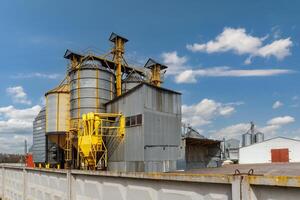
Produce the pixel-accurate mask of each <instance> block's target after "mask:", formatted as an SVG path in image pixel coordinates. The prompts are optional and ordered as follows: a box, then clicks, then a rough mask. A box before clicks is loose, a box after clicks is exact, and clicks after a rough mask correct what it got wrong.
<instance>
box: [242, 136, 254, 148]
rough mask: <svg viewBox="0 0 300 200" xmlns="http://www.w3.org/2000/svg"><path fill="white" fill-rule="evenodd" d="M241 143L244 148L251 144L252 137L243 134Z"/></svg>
mask: <svg viewBox="0 0 300 200" xmlns="http://www.w3.org/2000/svg"><path fill="white" fill-rule="evenodd" d="M242 137H243V138H242V139H243V141H242V146H243V147H246V146H249V145H251V144H252V142H251V141H252V135H251V134H250V133H244V134H243V136H242Z"/></svg>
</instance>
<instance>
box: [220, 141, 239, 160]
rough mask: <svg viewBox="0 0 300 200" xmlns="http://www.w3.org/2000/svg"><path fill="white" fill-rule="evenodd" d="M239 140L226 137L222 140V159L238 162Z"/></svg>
mask: <svg viewBox="0 0 300 200" xmlns="http://www.w3.org/2000/svg"><path fill="white" fill-rule="evenodd" d="M239 148H240V140H238V139H234V138H232V139H228V140H225V139H224V140H223V160H231V161H232V162H233V163H238V160H239Z"/></svg>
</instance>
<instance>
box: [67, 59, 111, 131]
mask: <svg viewBox="0 0 300 200" xmlns="http://www.w3.org/2000/svg"><path fill="white" fill-rule="evenodd" d="M69 76H70V92H71V93H70V95H71V96H70V117H71V128H77V125H78V120H79V119H80V118H81V116H82V114H84V113H88V112H102V113H103V112H106V110H105V105H104V104H105V103H106V102H108V101H110V100H112V99H113V98H114V97H115V76H114V74H113V73H112V72H111V71H109V70H108V69H107V68H105V67H103V66H102V65H101V63H100V62H99V61H97V60H85V61H83V62H82V63H81V64H80V66H79V67H78V68H71V69H70V70H69Z"/></svg>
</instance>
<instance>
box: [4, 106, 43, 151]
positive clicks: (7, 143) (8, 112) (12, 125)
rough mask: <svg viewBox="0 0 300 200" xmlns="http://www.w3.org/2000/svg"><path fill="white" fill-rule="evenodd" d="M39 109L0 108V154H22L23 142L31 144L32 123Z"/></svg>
mask: <svg viewBox="0 0 300 200" xmlns="http://www.w3.org/2000/svg"><path fill="white" fill-rule="evenodd" d="M40 109H41V107H40V106H39V105H35V106H32V107H29V108H25V109H17V108H15V107H14V106H12V105H10V106H6V107H0V152H5V153H23V151H24V140H25V139H26V140H27V142H28V147H29V146H30V145H31V144H32V123H33V120H34V118H35V117H36V116H37V114H38V113H39V111H40Z"/></svg>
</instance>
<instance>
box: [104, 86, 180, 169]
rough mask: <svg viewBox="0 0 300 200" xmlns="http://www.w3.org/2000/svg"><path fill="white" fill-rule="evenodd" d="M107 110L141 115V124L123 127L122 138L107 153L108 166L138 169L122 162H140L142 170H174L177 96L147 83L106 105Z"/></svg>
mask: <svg viewBox="0 0 300 200" xmlns="http://www.w3.org/2000/svg"><path fill="white" fill-rule="evenodd" d="M107 111H108V112H122V113H123V114H124V115H125V116H132V115H137V114H142V115H143V124H142V126H137V127H131V128H126V138H125V139H124V141H123V142H122V143H120V144H119V146H118V148H117V149H116V151H115V152H114V154H113V155H112V156H111V157H110V159H109V162H113V164H111V165H110V164H109V169H110V170H121V171H138V169H136V170H134V169H129V168H127V165H126V164H124V163H137V162H144V163H145V168H144V171H168V170H175V168H176V160H177V159H178V156H179V147H178V146H179V144H180V137H181V135H180V134H181V132H180V131H181V97H180V94H177V93H173V92H169V91H166V90H163V89H160V88H153V87H151V86H148V85H143V86H142V87H140V88H138V89H136V90H135V91H134V92H132V93H130V94H128V95H126V96H124V97H122V98H120V99H118V100H117V101H114V102H112V103H110V104H108V105H107Z"/></svg>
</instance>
